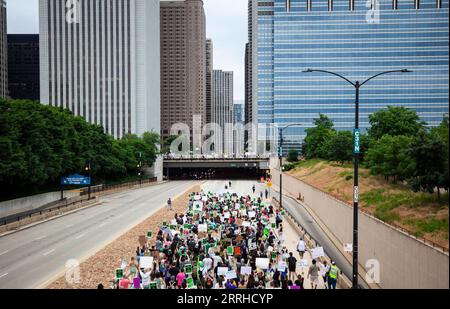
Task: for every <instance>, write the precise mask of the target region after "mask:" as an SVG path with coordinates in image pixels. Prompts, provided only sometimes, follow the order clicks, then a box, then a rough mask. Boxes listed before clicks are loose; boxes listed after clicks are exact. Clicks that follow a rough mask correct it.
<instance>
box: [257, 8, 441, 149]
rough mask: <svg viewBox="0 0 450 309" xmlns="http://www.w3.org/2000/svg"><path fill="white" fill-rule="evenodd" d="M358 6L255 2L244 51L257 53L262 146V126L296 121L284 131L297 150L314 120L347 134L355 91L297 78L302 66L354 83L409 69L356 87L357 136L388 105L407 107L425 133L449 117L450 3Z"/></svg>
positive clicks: (329, 80) (314, 77)
mask: <svg viewBox="0 0 450 309" xmlns="http://www.w3.org/2000/svg"><path fill="white" fill-rule="evenodd" d="M253 3H254V4H255V1H254V2H253ZM366 3H367V1H366V0H349V1H340V0H289V1H286V0H274V1H266V0H265V1H261V0H259V1H257V4H258V7H257V23H256V24H255V23H253V26H252V31H253V32H257V34H258V35H257V42H255V41H253V46H252V51H253V52H254V53H255V52H256V51H258V55H257V63H256V67H255V64H254V66H253V68H254V69H256V71H257V72H256V73H257V74H253V76H254V77H256V78H257V85H258V87H257V88H255V86H253V91H254V92H255V91H256V90H257V109H258V110H257V113H258V114H257V115H258V117H257V119H258V124H259V126H261V128H260V130H259V135H258V138H259V140H260V141H262V140H263V139H264V137H263V134H264V133H266V132H267V131H268V130H267V129H265V128H264V126H265V125H268V126H279V127H284V126H287V125H289V124H295V123H300V124H302V126H294V127H292V128H290V129H288V130H286V131H285V137H286V146H287V147H286V148H290V147H295V148H298V147H299V146H300V145H301V142H302V139H303V138H304V137H305V135H306V133H305V129H307V128H308V127H312V126H313V119H314V118H318V115H319V113H322V114H325V115H327V116H329V117H331V118H332V120H333V121H334V124H335V127H336V129H338V130H351V129H352V128H353V126H354V112H355V111H354V96H355V91H354V89H353V88H352V87H349V85H347V84H346V83H345V82H343V81H342V80H340V79H338V78H337V77H336V78H335V77H333V76H331V75H323V74H320V73H309V74H304V73H302V71H303V70H305V69H308V68H311V69H323V70H329V71H333V72H336V73H339V74H342V75H345V76H346V77H347V78H349V79H351V80H353V81H357V80H360V81H364V80H365V79H366V78H369V77H371V76H373V75H375V74H377V73H381V72H384V71H389V70H398V69H409V70H412V71H414V72H413V73H411V74H397V75H385V76H382V77H380V78H378V79H375V80H373V81H371V82H370V83H368V84H367V85H365V86H364V88H362V89H361V95H360V101H361V110H360V116H361V127H362V129H367V128H368V127H369V125H370V124H369V120H368V119H369V115H371V114H372V113H374V112H376V111H378V110H379V109H382V108H386V107H387V106H389V105H390V106H404V107H408V108H412V109H414V110H415V111H417V113H418V115H419V116H420V118H421V119H422V120H424V121H426V122H427V123H428V125H430V126H435V125H438V124H439V123H440V122H441V120H442V117H443V115H444V114H445V113H448V103H449V101H448V96H449V92H448V81H449V80H448V73H449V67H448V56H449V53H448V51H449V49H448V0H437V1H436V0H421V1H415V0H403V1H398V0H382V1H375V2H374V4H373V5H372V7H373V8H374V9H373V10H372V11H369V10H370V8H368V7H366ZM377 4H378V5H377ZM377 7H378V9H379V10H378V11H377V10H376V9H377ZM378 12H379V15H378V17H379V18H378V19H377V13H378ZM253 16H254V15H253ZM253 38H255V37H254V36H253ZM253 94H254V95H255V93H253Z"/></svg>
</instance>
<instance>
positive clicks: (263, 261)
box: [256, 258, 270, 270]
mask: <svg viewBox="0 0 450 309" xmlns="http://www.w3.org/2000/svg"><path fill="white" fill-rule="evenodd" d="M269 263H270V261H269V259H267V258H256V267H257V268H260V269H263V270H266V269H268V268H269Z"/></svg>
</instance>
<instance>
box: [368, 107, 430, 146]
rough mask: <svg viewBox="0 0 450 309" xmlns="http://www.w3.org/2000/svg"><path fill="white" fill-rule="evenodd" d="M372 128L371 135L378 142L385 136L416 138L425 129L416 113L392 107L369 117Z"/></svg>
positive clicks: (403, 108)
mask: <svg viewBox="0 0 450 309" xmlns="http://www.w3.org/2000/svg"><path fill="white" fill-rule="evenodd" d="M369 122H370V124H371V128H370V129H369V135H370V137H371V138H373V139H375V140H378V139H380V138H381V137H383V135H390V136H398V135H404V136H415V135H416V134H417V132H418V131H420V130H423V129H424V124H423V123H422V122H420V119H419V116H418V115H417V113H416V111H414V110H411V109H408V108H405V107H392V106H389V107H388V108H387V109H383V110H380V111H378V112H376V113H374V114H372V115H370V116H369Z"/></svg>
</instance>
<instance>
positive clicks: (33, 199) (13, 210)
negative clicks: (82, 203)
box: [0, 191, 80, 218]
mask: <svg viewBox="0 0 450 309" xmlns="http://www.w3.org/2000/svg"><path fill="white" fill-rule="evenodd" d="M77 196H80V193H79V192H72V191H65V192H64V197H65V198H68V199H70V198H73V197H77ZM60 198H61V192H59V191H58V192H49V193H43V194H38V195H32V196H27V197H22V198H18V199H14V200H9V201H4V202H0V218H3V217H6V216H10V215H14V214H18V213H21V212H25V211H30V210H34V209H37V208H40V207H42V206H45V205H47V204H50V203H53V202H57V201H59V200H60Z"/></svg>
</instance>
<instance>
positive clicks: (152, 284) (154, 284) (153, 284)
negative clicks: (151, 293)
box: [150, 282, 158, 290]
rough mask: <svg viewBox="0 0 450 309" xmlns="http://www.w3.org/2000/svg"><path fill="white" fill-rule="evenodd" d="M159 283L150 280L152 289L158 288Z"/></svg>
mask: <svg viewBox="0 0 450 309" xmlns="http://www.w3.org/2000/svg"><path fill="white" fill-rule="evenodd" d="M157 289H158V284H157V283H156V282H150V290H157Z"/></svg>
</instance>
